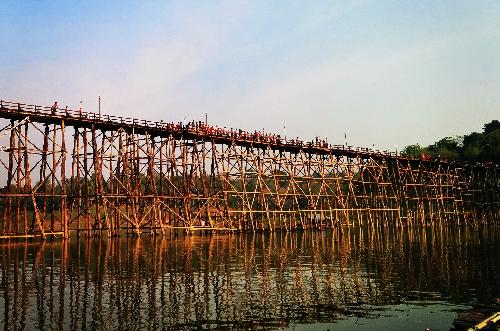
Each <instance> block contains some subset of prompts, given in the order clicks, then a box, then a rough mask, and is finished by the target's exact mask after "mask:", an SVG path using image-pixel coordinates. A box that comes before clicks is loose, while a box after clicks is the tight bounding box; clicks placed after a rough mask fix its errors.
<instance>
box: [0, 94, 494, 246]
mask: <svg viewBox="0 0 500 331" xmlns="http://www.w3.org/2000/svg"><path fill="white" fill-rule="evenodd" d="M0 119H2V121H3V123H4V126H3V128H1V131H0V135H2V137H3V138H1V139H2V140H1V141H0V144H2V145H3V146H2V148H1V151H0V161H1V165H0V167H1V168H2V169H3V170H2V173H3V175H0V180H1V181H2V182H3V184H0V190H1V191H0V211H1V214H0V218H1V227H0V237H1V238H14V237H33V236H35V237H38V236H39V237H42V238H45V237H46V236H49V235H61V236H62V237H69V235H70V232H71V231H76V232H77V233H78V234H79V235H86V236H94V235H99V236H100V235H110V236H116V235H120V234H124V233H133V234H136V235H139V234H140V233H144V232H148V233H151V234H165V233H166V232H167V230H169V229H172V228H183V229H187V230H189V229H191V230H195V229H214V230H238V231H261V230H270V231H273V230H277V229H280V230H292V229H308V228H328V227H340V226H342V225H349V226H356V225H360V224H368V225H372V226H405V225H422V224H423V225H426V224H433V223H440V222H441V223H443V224H444V223H447V224H450V223H451V224H461V223H463V222H469V223H475V224H478V223H498V222H499V219H500V217H499V216H500V212H499V203H500V184H499V183H500V168H499V166H498V165H494V164H457V163H453V162H448V161H446V160H420V159H412V158H407V157H402V156H401V155H398V154H396V153H391V152H379V151H374V150H369V149H365V148H352V147H348V146H339V145H329V144H327V143H325V142H323V141H316V142H308V143H305V142H301V141H297V140H285V139H282V138H280V137H279V136H275V135H265V134H263V133H262V134H261V133H258V132H254V133H247V132H243V131H241V130H239V131H233V130H231V131H227V130H223V129H220V128H216V127H211V126H208V125H207V124H206V123H205V124H204V123H196V124H195V123H193V125H182V123H178V124H174V123H164V122H151V121H145V120H138V119H130V118H123V117H117V116H111V115H99V114H96V113H87V112H83V111H81V110H69V109H59V108H57V107H42V106H35V105H27V104H21V103H13V102H7V101H1V104H0Z"/></svg>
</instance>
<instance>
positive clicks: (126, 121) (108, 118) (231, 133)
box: [0, 100, 448, 162]
mask: <svg viewBox="0 0 500 331" xmlns="http://www.w3.org/2000/svg"><path fill="white" fill-rule="evenodd" d="M0 109H1V110H3V111H5V110H7V111H9V112H19V113H23V114H26V113H32V114H34V115H39V116H48V117H57V118H71V119H73V120H79V121H91V122H95V123H101V124H106V123H110V124H115V125H126V126H130V127H139V128H142V129H146V130H147V129H156V130H165V131H167V132H170V133H177V134H182V133H188V134H191V135H192V136H195V137H200V138H206V137H209V138H215V139H229V140H235V141H238V142H243V143H248V144H250V143H262V144H268V145H273V146H280V147H287V148H309V149H314V150H316V151H322V152H326V151H335V152H338V153H348V154H351V155H352V154H358V155H361V156H362V157H374V156H377V157H385V158H399V159H407V160H417V159H419V158H415V157H413V156H403V155H401V154H399V153H397V152H392V151H387V150H384V151H379V150H374V149H371V148H365V147H353V146H346V145H334V144H329V143H327V142H326V141H324V140H321V139H316V141H309V142H304V141H302V140H299V139H286V138H282V137H281V136H280V135H276V134H265V133H261V132H258V131H255V132H247V131H243V130H233V129H231V130H227V129H225V128H220V127H217V126H211V125H208V124H206V123H202V122H197V123H195V122H190V123H188V124H183V123H181V122H178V123H174V122H163V121H160V122H157V121H148V120H141V119H136V118H130V117H122V116H115V115H108V114H98V113H93V112H87V111H84V110H83V109H78V110H74V109H69V108H67V107H64V108H59V107H54V106H52V107H48V106H37V105H29V104H24V103H19V102H10V101H5V100H0ZM427 161H430V160H427ZM439 161H440V162H448V161H447V160H439Z"/></svg>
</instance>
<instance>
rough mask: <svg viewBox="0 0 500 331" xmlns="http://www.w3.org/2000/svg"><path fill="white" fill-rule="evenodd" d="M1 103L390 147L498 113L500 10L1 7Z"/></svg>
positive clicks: (488, 5) (170, 4)
mask: <svg viewBox="0 0 500 331" xmlns="http://www.w3.org/2000/svg"><path fill="white" fill-rule="evenodd" d="M0 17H2V20H1V21H0V41H1V44H2V46H3V47H2V51H1V52H0V74H1V77H2V79H1V81H0V98H1V99H5V100H13V101H22V102H27V103H36V104H44V105H51V104H52V103H53V101H54V100H57V101H58V102H59V104H60V105H68V106H69V107H70V108H77V107H78V104H79V102H80V100H83V103H84V106H85V108H86V110H89V111H93V110H96V105H97V96H98V95H101V96H102V108H103V112H104V113H109V114H120V115H124V116H133V117H139V118H146V119H152V120H164V121H181V120H182V119H183V118H184V117H185V116H187V117H188V118H190V119H194V120H201V119H204V116H205V115H204V114H205V112H206V113H208V118H209V122H212V123H214V124H217V125H219V126H226V127H228V128H229V127H233V128H236V127H238V128H242V129H246V130H254V129H259V130H261V129H263V128H264V129H265V130H266V131H269V132H277V133H282V132H283V126H285V127H286V132H287V135H288V136H289V137H292V136H293V137H296V136H299V137H302V138H304V139H312V138H314V137H315V136H320V137H327V138H328V141H329V142H332V143H339V144H342V143H343V142H344V133H347V137H348V142H349V144H352V145H359V146H367V147H371V146H372V145H373V144H374V145H375V147H376V148H382V149H386V148H387V149H391V150H394V149H395V148H396V146H398V147H399V149H400V148H401V147H402V146H405V145H407V144H411V143H416V142H418V143H420V144H422V145H427V144H430V143H432V142H434V141H436V140H437V139H439V138H441V137H444V136H448V135H458V134H465V133H469V132H471V131H480V130H481V128H482V125H483V124H484V123H485V122H489V121H490V120H492V119H498V118H499V117H500V116H499V114H500V61H499V60H500V1H487V0H486V1H351V2H349V1H319V0H318V1H290V0H288V1H258V0H256V1H115V2H111V1H108V2H101V1H41V0H39V1H19V0H2V2H1V3H0Z"/></svg>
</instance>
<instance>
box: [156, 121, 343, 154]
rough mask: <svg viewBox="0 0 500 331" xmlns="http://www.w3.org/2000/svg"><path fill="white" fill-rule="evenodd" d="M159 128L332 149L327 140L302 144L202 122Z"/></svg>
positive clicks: (163, 124)
mask: <svg viewBox="0 0 500 331" xmlns="http://www.w3.org/2000/svg"><path fill="white" fill-rule="evenodd" d="M160 127H162V128H165V129H167V130H168V131H173V132H176V133H184V134H193V135H203V136H208V137H212V138H226V139H234V140H240V141H241V140H243V141H248V142H253V143H262V144H272V145H281V144H283V145H294V146H298V147H315V148H325V149H328V148H333V146H332V145H331V144H329V143H328V141H327V139H320V138H319V137H316V139H315V140H312V141H309V142H304V141H302V140H300V139H299V138H298V137H297V138H296V139H287V138H286V137H282V136H281V135H279V134H273V133H267V132H265V131H264V130H262V131H257V130H255V131H253V132H248V131H245V130H241V129H233V128H230V129H228V128H226V127H218V126H213V125H208V124H207V123H204V122H202V121H198V122H196V121H191V122H188V123H186V124H184V123H183V122H178V123H163V122H160Z"/></svg>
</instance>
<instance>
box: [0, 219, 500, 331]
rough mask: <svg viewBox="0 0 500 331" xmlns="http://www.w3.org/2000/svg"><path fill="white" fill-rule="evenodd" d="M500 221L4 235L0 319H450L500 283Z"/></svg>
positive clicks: (262, 323) (335, 324) (258, 322)
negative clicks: (14, 238) (167, 233)
mask: <svg viewBox="0 0 500 331" xmlns="http://www.w3.org/2000/svg"><path fill="white" fill-rule="evenodd" d="M499 239H500V229H498V228H480V229H474V228H426V229H411V230H409V229H403V230H397V229H384V230H377V231H375V230H373V229H369V228H365V229H355V230H353V229H350V230H347V229H346V230H345V231H344V233H343V234H342V233H340V232H338V231H325V232H294V233H284V232H277V233H272V234H233V235H212V236H187V237H186V236H178V237H175V238H174V237H166V238H165V237H157V238H150V237H145V238H140V239H132V238H120V239H113V240H107V239H101V240H99V239H92V240H85V239H80V240H76V238H72V239H71V241H70V242H66V243H61V242H45V243H39V242H31V243H10V244H7V243H1V244H0V261H1V272H2V274H1V287H0V296H1V299H0V325H1V326H3V328H4V329H6V330H14V329H19V330H32V329H43V330H61V329H64V330H86V329H97V330H142V329H144V330H179V329H180V330H182V329H187V330H191V329H222V330H239V329H245V330H247V329H255V330H260V329H290V330H328V329H329V330H351V329H357V330H377V329H378V330H387V329H393V330H399V329H405V330H424V329H425V328H427V327H432V328H434V329H440V330H448V329H449V328H450V327H451V326H452V322H453V319H454V318H455V317H456V313H457V312H458V311H462V310H465V309H467V308H468V307H469V306H470V305H472V304H474V303H486V302H489V301H490V300H491V299H493V298H495V297H498V295H499V294H500V293H499V292H500V262H499V261H500V244H499Z"/></svg>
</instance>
